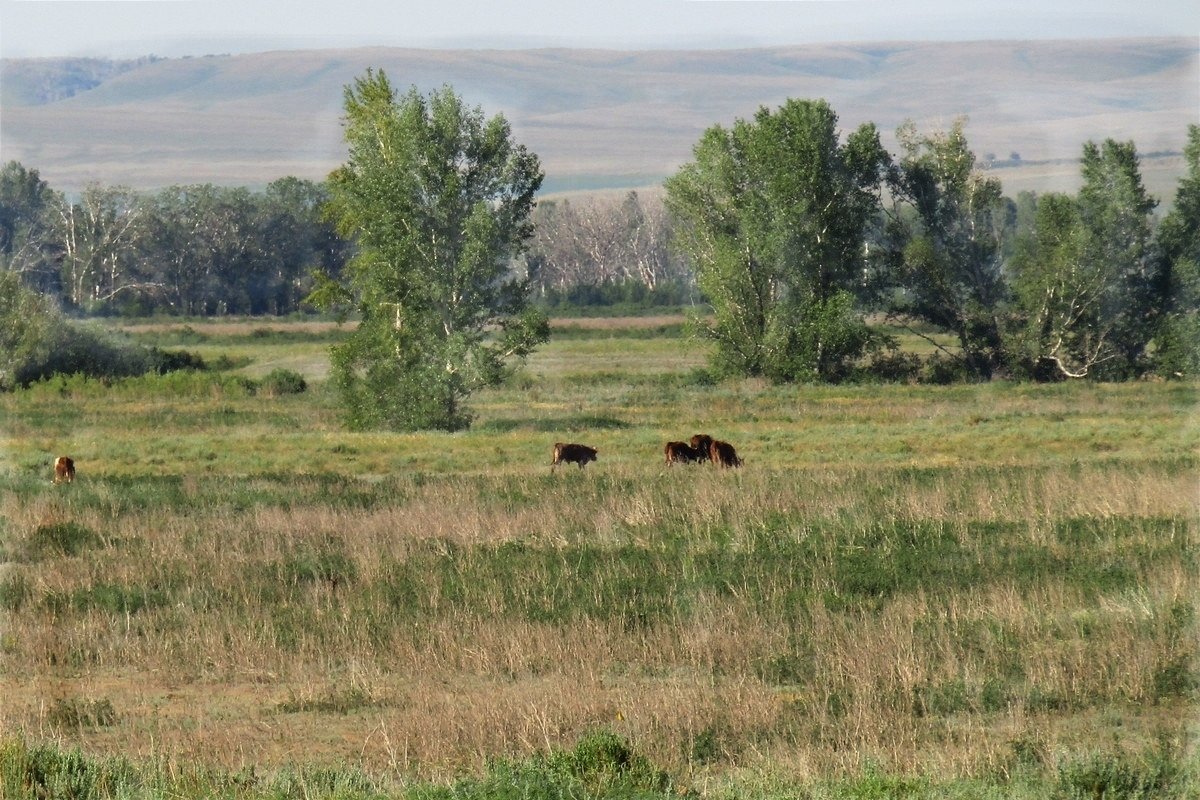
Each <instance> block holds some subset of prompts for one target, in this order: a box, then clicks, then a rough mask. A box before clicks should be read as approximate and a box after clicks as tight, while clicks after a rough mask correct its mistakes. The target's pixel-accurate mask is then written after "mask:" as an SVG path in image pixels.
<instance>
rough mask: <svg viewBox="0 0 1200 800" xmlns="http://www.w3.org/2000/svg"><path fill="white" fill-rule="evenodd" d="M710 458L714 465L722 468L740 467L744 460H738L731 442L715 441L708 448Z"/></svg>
mask: <svg viewBox="0 0 1200 800" xmlns="http://www.w3.org/2000/svg"><path fill="white" fill-rule="evenodd" d="M708 454H709V458H711V459H712V461H713V463H714V464H718V465H720V466H722V467H740V466H741V465H742V460H741V459H740V458H738V454H737V451H736V450H734V449H733V445H731V444H730V443H729V442H718V441H716V440H715V439H714V440H713V443H712V444H711V445H710V446H709V448H708Z"/></svg>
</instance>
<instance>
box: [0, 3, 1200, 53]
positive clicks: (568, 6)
mask: <svg viewBox="0 0 1200 800" xmlns="http://www.w3.org/2000/svg"><path fill="white" fill-rule="evenodd" d="M1180 35H1186V36H1193V37H1197V39H1198V41H1200V2H1197V0H522V1H521V2H509V1H508V0H0V57H4V58H28V57H48V56H99V57H112V58H126V57H136V56H142V55H151V54H153V55H159V56H183V55H209V54H220V53H245V52H258V51H264V50H291V49H307V48H340V47H361V46H373V45H380V46H401V47H424V48H443V47H454V48H459V47H462V48H505V49H507V48H525V47H597V48H605V49H655V48H693V47H695V48H732V47H756V46H774V45H788V44H809V43H813V42H850V41H860V42H861V41H883V40H893V41H896V40H933V41H938V40H959V41H962V40H965V41H971V40H980V39H1057V38H1063V39H1079V38H1089V39H1090V38H1110V37H1125V36H1180Z"/></svg>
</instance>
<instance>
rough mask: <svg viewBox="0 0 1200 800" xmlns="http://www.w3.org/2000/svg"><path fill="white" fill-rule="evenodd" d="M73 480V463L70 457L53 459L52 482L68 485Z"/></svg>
mask: <svg viewBox="0 0 1200 800" xmlns="http://www.w3.org/2000/svg"><path fill="white" fill-rule="evenodd" d="M73 480H75V461H74V459H72V458H71V457H70V456H59V457H58V458H56V459H54V482H55V483H70V482H71V481H73Z"/></svg>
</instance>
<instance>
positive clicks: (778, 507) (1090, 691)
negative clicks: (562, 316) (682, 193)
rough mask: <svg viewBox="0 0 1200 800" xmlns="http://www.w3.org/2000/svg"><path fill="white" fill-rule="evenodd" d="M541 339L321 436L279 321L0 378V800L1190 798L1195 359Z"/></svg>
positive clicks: (291, 340) (319, 343)
mask: <svg viewBox="0 0 1200 800" xmlns="http://www.w3.org/2000/svg"><path fill="white" fill-rule="evenodd" d="M555 330H556V332H557V334H558V335H556V336H555V338H554V339H553V340H552V341H551V342H550V343H549V344H548V345H546V346H544V347H543V348H541V349H540V350H539V351H538V352H537V354H536V355H535V356H534V357H532V358H531V359H530V360H529V362H528V363H527V364H526V365H525V366H524V367H523V368H522V369H521V370H519V371H518V372H517V374H515V375H514V376H513V377H512V378H511V380H510V381H509V382H508V383H507V384H506V385H505V386H502V387H499V388H496V389H493V390H489V391H487V392H484V393H481V394H479V395H477V397H476V398H475V401H474V403H473V407H474V410H475V411H476V413H477V419H476V421H475V424H474V425H473V427H472V428H471V430H470V431H468V432H465V433H457V434H444V433H420V434H389V433H351V432H347V431H345V430H343V428H342V427H341V425H340V421H339V416H338V409H337V406H336V398H334V397H333V396H332V393H331V392H330V391H328V389H327V387H326V384H325V382H324V378H325V376H326V374H327V370H328V360H327V350H328V346H329V345H330V343H332V342H334V341H336V340H337V339H338V338H339V337H341V336H344V331H342V330H339V329H338V328H337V327H336V326H333V325H329V324H320V323H298V322H262V321H257V320H251V321H243V322H226V323H203V322H192V323H190V324H184V323H177V324H175V323H146V324H143V325H132V326H127V332H128V333H129V335H130V336H133V337H134V338H136V339H137V340H139V341H143V342H145V343H147V344H158V345H160V346H167V347H182V348H185V349H188V350H192V351H194V352H197V353H200V354H201V355H203V356H204V358H205V359H206V361H208V362H210V363H217V364H221V365H222V366H224V367H225V369H223V370H221V371H213V372H207V373H197V374H183V373H176V374H172V375H167V376H153V377H146V378H139V379H132V380H126V381H121V382H118V383H115V384H112V385H108V386H106V385H103V384H101V383H99V382H95V381H82V380H73V379H59V380H54V381H50V382H47V383H43V384H40V385H36V386H34V387H31V388H29V389H27V390H22V391H18V392H15V393H11V394H7V395H0V418H2V419H3V425H2V426H0V437H3V438H2V440H0V441H2V445H0V556H2V557H3V558H2V561H3V563H2V564H0V622H2V628H0V682H2V688H0V694H3V696H4V702H3V703H0V775H2V776H4V777H2V778H0V797H41V796H57V797H68V796H69V797H118V796H120V797H149V796H154V797H159V796H171V797H209V796H222V797H266V796H270V797H276V796H278V797H360V796H361V797H376V796H412V797H446V798H450V797H455V798H458V797H462V798H466V797H601V796H605V797H606V796H620V797H647V798H651V797H666V796H668V795H673V794H685V795H686V794H690V795H692V796H697V797H720V798H725V797H730V798H732V797H757V798H763V799H764V800H766V799H767V798H772V799H773V798H783V797H811V798H825V797H828V798H835V797H836V798H884V797H947V798H949V797H955V798H967V797H981V798H982V797H988V798H992V797H995V798H1000V797H1029V798H1034V797H1039V798H1040V797H1054V798H1059V797H1062V798H1076V797H1078V798H1092V797H1105V798H1122V797H1129V798H1134V797H1138V798H1141V797H1200V757H1198V756H1197V753H1196V749H1195V747H1196V738H1197V733H1198V732H1200V731H1198V726H1200V717H1198V715H1197V702H1196V701H1197V696H1198V695H1197V690H1198V688H1200V672H1198V671H1197V648H1198V641H1200V640H1198V637H1197V633H1198V628H1197V623H1196V601H1197V597H1198V596H1200V572H1198V570H1197V566H1198V564H1197V561H1198V559H1197V554H1198V549H1197V545H1198V541H1200V537H1198V529H1197V501H1198V491H1197V490H1198V482H1197V477H1198V472H1197V442H1198V440H1200V424H1198V423H1200V417H1198V415H1197V413H1196V409H1197V390H1198V388H1200V387H1197V386H1196V385H1195V384H1180V383H1129V384H1121V385H1096V384H1090V383H1070V384H1057V385H1031V384H1007V383H993V384H988V385H959V386H924V385H911V386H904V385H849V386H833V387H830V386H783V387H778V386H770V385H768V384H764V383H760V382H757V381H733V382H715V381H713V380H711V378H710V377H709V376H708V374H707V373H706V372H705V371H704V369H703V366H704V363H705V357H706V352H705V349H704V346H703V345H701V344H697V343H693V342H690V341H689V340H687V339H685V338H683V337H682V333H681V329H680V325H679V320H678V319H674V318H670V317H664V318H650V319H638V320H573V321H570V322H564V321H560V322H558V323H556V327H555ZM910 344H911V343H910ZM280 367H282V368H287V369H292V370H296V371H299V372H301V373H303V374H304V375H305V377H306V378H307V379H308V383H309V386H308V390H307V391H305V392H303V393H298V394H284V393H279V392H272V391H270V390H268V389H266V388H264V385H260V384H258V383H257V381H259V380H260V379H261V378H262V377H263V376H264V375H266V374H268V373H269V372H270V371H271V370H273V369H277V368H280ZM698 432H706V433H710V434H712V435H714V436H717V437H719V438H722V439H725V440H727V441H730V442H732V443H734V444H735V445H736V446H737V448H738V452H739V454H740V455H741V456H742V457H743V458H744V459H745V466H744V467H742V468H741V469H739V470H718V469H715V468H713V467H711V466H710V465H697V466H686V467H685V466H676V467H671V468H667V467H666V466H664V464H663V456H662V446H663V443H664V442H665V441H667V440H668V439H686V438H688V437H689V436H690V435H691V434H693V433H698ZM555 441H576V442H582V443H585V444H589V445H592V446H595V447H598V448H599V451H600V457H599V461H598V462H597V463H595V464H591V465H589V466H588V467H587V468H586V469H584V470H579V469H577V468H576V467H574V466H568V467H565V468H559V469H557V470H554V471H552V470H551V468H550V452H551V447H552V445H553V443H554V442H555ZM63 453H66V454H70V455H71V456H73V457H74V458H75V460H76V465H77V469H78V478H77V480H76V482H75V483H73V484H70V485H57V486H56V485H53V484H52V483H51V480H50V478H51V464H52V462H53V458H54V457H55V456H56V455H59V454H63ZM506 787H507V788H506Z"/></svg>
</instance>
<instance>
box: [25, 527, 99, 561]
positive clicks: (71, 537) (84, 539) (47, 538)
mask: <svg viewBox="0 0 1200 800" xmlns="http://www.w3.org/2000/svg"><path fill="white" fill-rule="evenodd" d="M101 543H102V540H101V539H100V536H99V535H97V534H96V533H95V532H94V531H93V530H91V529H90V528H88V527H86V526H84V525H80V524H79V523H77V522H55V523H51V524H49V525H39V526H38V527H37V528H36V529H34V531H33V533H32V534H30V536H29V539H28V540H26V542H25V551H24V555H25V557H26V558H28V559H29V560H31V561H36V560H38V559H41V558H45V557H47V556H49V557H53V556H73V555H78V554H79V552H80V551H82V550H84V549H85V548H88V547H96V546H98V545H100V544H101Z"/></svg>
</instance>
